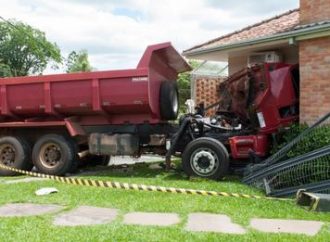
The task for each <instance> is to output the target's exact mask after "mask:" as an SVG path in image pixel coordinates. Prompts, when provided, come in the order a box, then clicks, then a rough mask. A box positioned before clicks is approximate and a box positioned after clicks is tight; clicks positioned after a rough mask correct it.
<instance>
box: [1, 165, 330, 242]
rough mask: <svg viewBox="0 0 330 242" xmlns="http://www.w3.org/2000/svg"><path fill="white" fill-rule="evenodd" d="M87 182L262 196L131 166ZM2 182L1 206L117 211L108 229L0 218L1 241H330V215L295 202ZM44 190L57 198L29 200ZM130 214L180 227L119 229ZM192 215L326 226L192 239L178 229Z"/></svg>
mask: <svg viewBox="0 0 330 242" xmlns="http://www.w3.org/2000/svg"><path fill="white" fill-rule="evenodd" d="M89 178H93V179H102V180H113V181H120V182H132V183H143V184H153V185H162V186H172V187H181V188H193V189H205V190H214V191H226V192H238V193H246V194H257V195H262V193H260V192H259V191H257V190H255V189H252V188H250V187H247V186H245V185H243V184H241V183H240V182H239V180H238V179H237V178H235V177H231V178H228V179H227V180H225V181H221V182H216V181H207V180H200V179H196V180H192V181H190V180H188V179H187V178H186V177H185V176H184V175H183V174H181V173H180V172H174V171H172V172H168V173H166V172H164V171H162V170H151V169H146V166H145V165H136V166H135V167H134V169H133V171H131V172H128V173H121V172H118V171H117V172H113V171H111V169H107V170H105V171H103V172H99V173H98V175H97V176H89ZM4 179H7V180H8V178H0V192H1V196H0V205H2V204H6V203H14V202H16V203H17V202H19V203H20V202H32V203H52V204H60V205H64V206H66V208H67V210H69V209H72V208H74V207H77V206H79V205H92V206H100V207H109V208H117V209H120V214H121V215H120V216H119V218H117V220H116V221H115V222H114V223H111V224H107V225H97V226H81V227H57V226H53V225H52V218H53V216H52V215H46V216H45V215H44V216H33V217H25V218H1V219H0V231H1V233H0V241H279V240H281V241H327V240H328V239H329V237H330V229H329V225H330V213H315V212H309V211H306V210H305V209H303V208H301V207H298V206H296V205H295V203H294V201H270V200H254V199H243V198H231V197H230V198H228V197H204V196H198V195H190V196H189V195H181V194H168V193H159V192H137V191H124V190H114V189H108V188H93V187H81V186H74V185H66V184H61V183H58V182H55V181H41V182H40V181H38V182H30V183H19V184H3V182H1V181H3V180H4ZM49 186H52V187H56V188H57V189H58V190H59V193H57V194H51V195H49V196H43V197H37V196H35V195H34V192H35V190H37V189H39V188H41V187H49ZM130 211H145V212H175V213H178V214H179V215H180V216H181V218H182V222H181V223H180V224H179V225H177V226H171V227H166V228H161V227H142V226H132V225H130V226H128V225H122V224H121V223H120V221H121V219H122V215H123V214H124V213H126V212H130ZM191 212H210V213H222V214H226V215H228V216H230V217H231V218H232V220H233V222H236V223H238V224H241V225H243V226H248V224H249V220H250V219H251V218H288V219H310V220H319V221H325V222H326V225H325V226H323V228H322V231H321V232H320V233H319V234H318V235H317V236H315V237H308V236H297V235H289V234H281V235H278V234H266V233H259V232H256V231H254V230H252V229H249V231H248V233H247V234H245V235H228V234H218V233H199V232H198V233H197V232H196V233H195V232H194V233H191V232H187V231H185V230H184V229H183V228H184V225H185V223H186V221H187V215H188V213H191Z"/></svg>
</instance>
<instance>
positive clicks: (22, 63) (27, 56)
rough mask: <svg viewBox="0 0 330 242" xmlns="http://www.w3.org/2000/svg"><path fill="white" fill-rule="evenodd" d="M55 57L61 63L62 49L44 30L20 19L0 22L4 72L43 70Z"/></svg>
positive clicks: (1, 68) (0, 66) (1, 71)
mask: <svg viewBox="0 0 330 242" xmlns="http://www.w3.org/2000/svg"><path fill="white" fill-rule="evenodd" d="M51 61H53V62H55V63H60V62H61V52H60V49H59V48H58V47H57V45H56V44H55V43H51V42H49V41H48V40H47V39H46V36H45V33H44V32H42V31H40V30H38V29H35V28H32V27H31V26H30V25H27V24H24V23H22V22H19V21H16V20H11V21H5V22H1V23H0V76H2V77H3V76H27V75H29V74H41V73H42V72H43V70H44V69H45V68H46V67H47V64H48V63H49V62H51Z"/></svg>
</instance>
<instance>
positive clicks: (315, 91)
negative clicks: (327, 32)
mask: <svg viewBox="0 0 330 242" xmlns="http://www.w3.org/2000/svg"><path fill="white" fill-rule="evenodd" d="M299 62H300V122H301V123H304V122H306V123H308V124H311V123H313V122H314V121H315V120H317V119H318V118H319V117H320V116H321V115H324V114H326V113H328V112H330V37H326V38H318V39H312V40H305V41H302V42H300V43H299Z"/></svg>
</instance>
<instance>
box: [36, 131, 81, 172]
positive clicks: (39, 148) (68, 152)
mask: <svg viewBox="0 0 330 242" xmlns="http://www.w3.org/2000/svg"><path fill="white" fill-rule="evenodd" d="M76 153H77V152H76V148H75V145H74V143H73V142H72V141H71V140H69V139H68V138H66V137H64V136H61V135H57V134H49V135H45V136H42V137H41V138H40V139H39V140H38V141H37V142H36V144H35V145H34V147H33V151H32V159H33V163H34V165H35V166H36V167H37V169H38V170H39V172H41V173H46V174H50V175H64V174H65V173H67V172H70V171H72V170H73V169H74V168H75V166H76V164H77V160H76V158H77V157H76V156H77V155H76Z"/></svg>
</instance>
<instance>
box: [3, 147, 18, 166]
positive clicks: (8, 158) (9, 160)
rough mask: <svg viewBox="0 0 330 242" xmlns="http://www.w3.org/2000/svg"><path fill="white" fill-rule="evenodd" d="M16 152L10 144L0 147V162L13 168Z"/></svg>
mask: <svg viewBox="0 0 330 242" xmlns="http://www.w3.org/2000/svg"><path fill="white" fill-rule="evenodd" d="M15 157H16V150H15V147H14V146H12V145H11V144H3V145H1V146H0V162H1V163H2V164H4V165H6V166H13V165H14V163H15Z"/></svg>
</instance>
